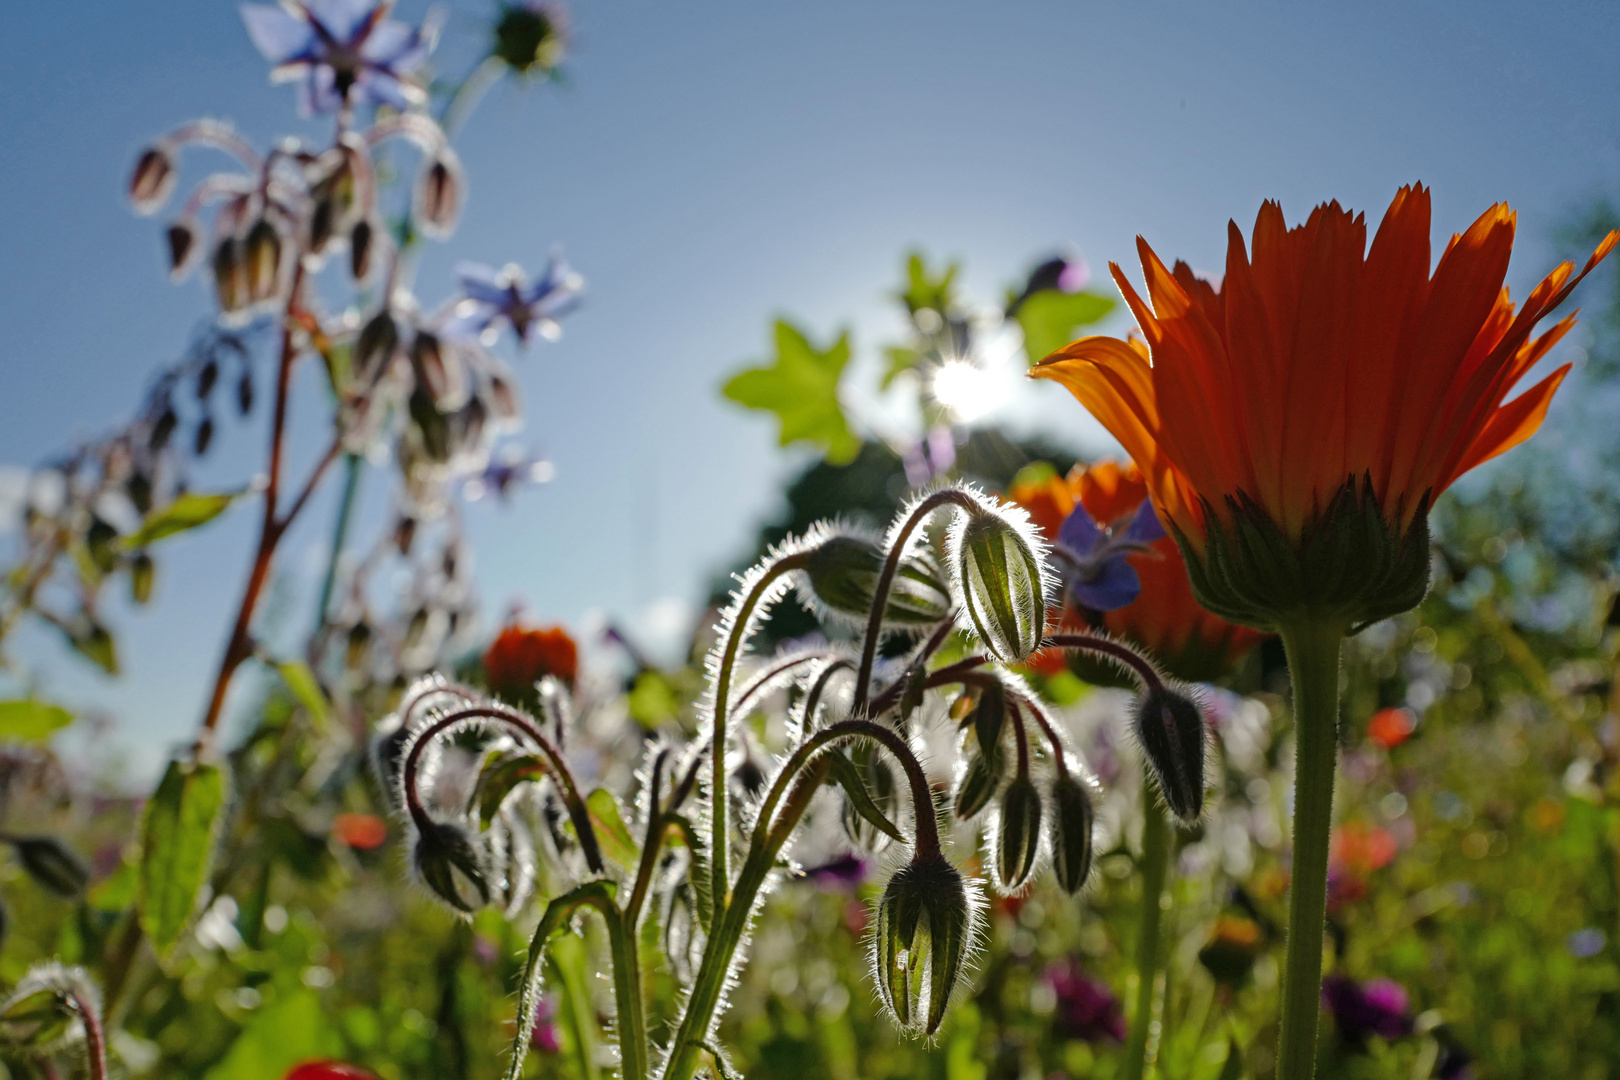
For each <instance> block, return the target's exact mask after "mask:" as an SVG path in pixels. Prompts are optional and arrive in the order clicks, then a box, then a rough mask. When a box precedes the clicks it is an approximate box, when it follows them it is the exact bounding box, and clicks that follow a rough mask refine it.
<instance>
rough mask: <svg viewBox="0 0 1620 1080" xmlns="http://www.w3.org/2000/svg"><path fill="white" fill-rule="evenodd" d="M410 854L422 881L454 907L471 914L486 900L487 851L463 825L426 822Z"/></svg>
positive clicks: (487, 899) (487, 896) (487, 889)
mask: <svg viewBox="0 0 1620 1080" xmlns="http://www.w3.org/2000/svg"><path fill="white" fill-rule="evenodd" d="M412 858H413V859H414V861H415V864H416V873H417V876H418V877H420V878H421V879H422V883H423V884H424V885H426V886H427V887H428V888H429V889H432V890H433V892H434V894H435V895H436V896H438V897H439V899H441V900H443V901H444V902H445V903H446V904H449V905H450V906H451V907H452V908H454V909H455V910H457V911H460V912H462V913H463V914H467V915H471V914H472V913H473V912H475V911H477V910H478V909H479V908H482V907H485V906H487V905H488V904H489V901H490V884H489V883H490V873H489V867H488V862H489V857H488V853H487V852H486V851H485V850H484V848H483V845H482V844H481V843H479V841H478V840H477V839H475V838H474V837H473V835H472V834H471V833H469V832H468V831H467V830H466V829H464V828H462V827H460V826H458V825H448V824H445V823H444V822H431V823H429V824H428V826H427V827H426V828H422V829H421V832H420V835H418V837H417V840H416V848H415V851H414V852H413V853H412Z"/></svg>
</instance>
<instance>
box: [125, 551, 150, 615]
mask: <svg viewBox="0 0 1620 1080" xmlns="http://www.w3.org/2000/svg"><path fill="white" fill-rule="evenodd" d="M156 579H157V563H155V562H153V561H152V556H150V555H148V554H147V553H146V552H144V551H142V552H139V553H138V554H136V556H135V557H134V558H133V559H131V560H130V563H129V596H130V599H132V600H134V601H135V603H137V604H146V603H148V602H149V601H150V600H151V599H152V584H153V582H154V581H155V580H156Z"/></svg>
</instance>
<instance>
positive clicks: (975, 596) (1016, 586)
mask: <svg viewBox="0 0 1620 1080" xmlns="http://www.w3.org/2000/svg"><path fill="white" fill-rule="evenodd" d="M1021 513H1022V511H1019V510H1018V509H1017V508H1016V507H997V508H995V509H993V510H992V509H989V508H981V509H976V510H971V511H969V512H968V513H967V514H966V515H964V516H963V517H961V518H959V519H958V521H957V523H956V525H955V526H954V527H953V528H952V529H951V531H950V534H949V544H948V551H949V558H950V563H951V574H952V575H953V577H954V578H955V584H956V586H957V590H958V592H959V593H960V594H961V597H962V605H963V607H964V608H965V609H966V611H967V614H968V618H969V619H970V620H971V621H972V623H973V629H974V631H975V632H976V633H977V634H978V636H979V639H980V640H981V641H982V642H983V643H984V646H985V648H986V649H987V650H989V652H990V654H991V655H992V656H994V657H995V658H996V659H997V660H999V661H1001V662H1002V663H1004V664H1016V663H1019V662H1020V661H1022V660H1024V659H1025V658H1027V657H1028V656H1030V655H1031V654H1032V653H1034V652H1035V650H1036V649H1037V648H1039V647H1040V643H1041V637H1042V635H1043V634H1044V633H1045V630H1046V592H1047V583H1046V578H1045V576H1044V575H1045V574H1046V570H1045V565H1046V560H1045V555H1044V552H1038V551H1037V547H1038V546H1039V544H1040V541H1039V540H1037V539H1036V538H1035V537H1034V535H1033V533H1031V532H1030V531H1029V530H1028V528H1027V520H1025V521H1022V522H1020V521H1018V520H1015V514H1021Z"/></svg>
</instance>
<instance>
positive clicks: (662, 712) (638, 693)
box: [625, 670, 681, 730]
mask: <svg viewBox="0 0 1620 1080" xmlns="http://www.w3.org/2000/svg"><path fill="white" fill-rule="evenodd" d="M625 707H626V708H627V709H629V711H630V719H632V720H634V721H635V722H636V723H638V724H640V725H641V726H642V727H644V728H648V729H649V730H650V729H652V728H656V727H657V726H658V725H659V724H662V723H663V722H664V721H665V720H670V719H673V718H674V717H675V715H676V714H677V713H678V712H679V711H680V707H681V702H680V699H679V698H678V697H676V696H675V688H674V687H673V686H671V685H670V684H669V680H668V679H666V678H664V676H662V675H661V674H659V673H658V672H656V671H652V670H648V671H643V672H642V673H641V674H640V675H637V676H636V684H635V686H633V687H632V688H631V690H630V693H629V694H628V695H627V696H626V698H625Z"/></svg>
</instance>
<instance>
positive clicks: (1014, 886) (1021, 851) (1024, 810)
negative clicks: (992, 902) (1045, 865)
mask: <svg viewBox="0 0 1620 1080" xmlns="http://www.w3.org/2000/svg"><path fill="white" fill-rule="evenodd" d="M994 832H995V838H996V861H995V869H996V887H997V888H998V889H1000V890H1001V891H1002V892H1007V893H1011V892H1016V891H1018V890H1019V889H1021V888H1023V886H1024V883H1025V882H1027V881H1028V880H1029V876H1030V874H1032V873H1034V871H1035V859H1036V856H1037V855H1039V854H1040V850H1041V793H1040V792H1039V791H1038V790H1036V787H1035V782H1034V781H1033V780H1031V779H1030V778H1029V777H1027V776H1019V777H1015V778H1014V779H1013V782H1012V783H1010V784H1008V785H1007V790H1006V791H1004V792H1002V794H1001V806H1000V809H999V813H998V814H997V815H996V827H995V830H994Z"/></svg>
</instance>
